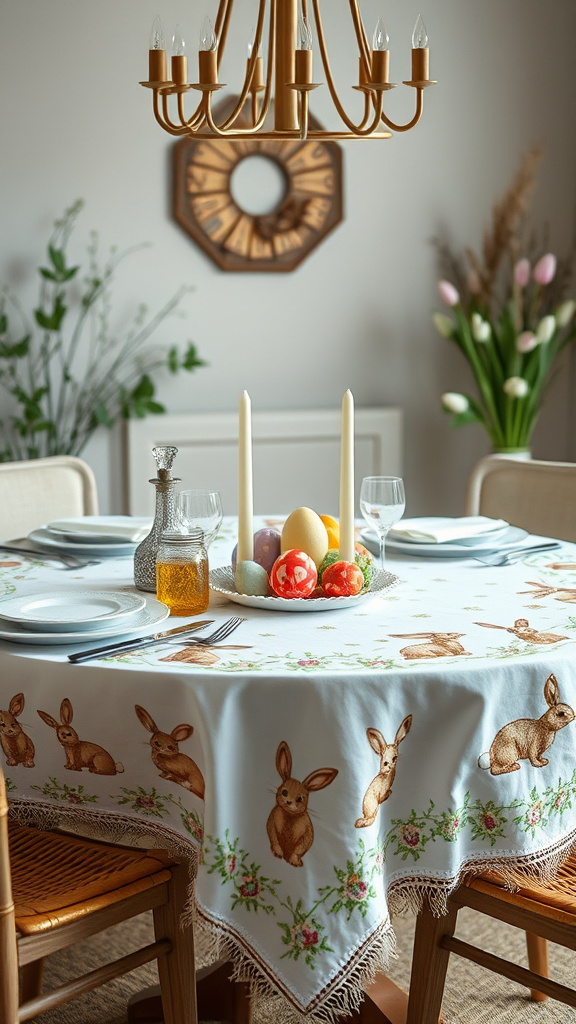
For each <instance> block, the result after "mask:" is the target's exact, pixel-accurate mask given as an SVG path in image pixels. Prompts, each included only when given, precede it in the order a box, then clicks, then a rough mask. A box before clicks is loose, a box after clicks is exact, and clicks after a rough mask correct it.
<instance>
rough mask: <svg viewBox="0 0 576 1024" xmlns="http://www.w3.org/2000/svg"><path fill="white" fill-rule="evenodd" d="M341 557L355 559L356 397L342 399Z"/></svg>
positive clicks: (349, 396) (348, 392) (348, 560)
mask: <svg viewBox="0 0 576 1024" xmlns="http://www.w3.org/2000/svg"><path fill="white" fill-rule="evenodd" d="M339 552H340V558H341V559H343V560H344V561H345V562H353V561H354V554H355V552H354V398H353V397H352V392H351V391H350V390H348V391H347V392H346V394H345V395H344V398H343V399H342V427H341V435H340V547H339Z"/></svg>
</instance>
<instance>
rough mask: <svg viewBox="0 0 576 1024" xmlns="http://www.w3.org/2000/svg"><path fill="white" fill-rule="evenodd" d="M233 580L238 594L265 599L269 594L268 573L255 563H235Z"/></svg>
mask: <svg viewBox="0 0 576 1024" xmlns="http://www.w3.org/2000/svg"><path fill="white" fill-rule="evenodd" d="M234 579H235V581H236V590H237V591H238V593H239V594H248V595H250V597H267V596H268V594H269V593H270V588H269V586H268V573H267V572H266V570H265V569H263V568H262V566H261V565H258V563H257V562H237V564H236V571H235V573H234Z"/></svg>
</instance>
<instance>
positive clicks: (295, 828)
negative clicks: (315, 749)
mask: <svg viewBox="0 0 576 1024" xmlns="http://www.w3.org/2000/svg"><path fill="white" fill-rule="evenodd" d="M276 768H277V769H278V774H279V775H280V778H281V779H282V782H281V783H280V785H279V786H278V789H277V791H276V806H275V807H274V808H273V809H272V810H271V812H270V814H269V816H268V821H267V823H266V830H267V832H268V838H269V840H270V849H271V850H272V853H273V854H274V856H275V857H280V858H283V859H284V860H285V861H286V862H287V863H288V864H293V865H294V867H302V863H303V862H302V857H303V856H304V854H305V853H307V852H308V850H309V849H310V847H311V846H312V843H313V842H314V829H313V827H312V819H311V817H310V814H309V813H308V809H307V808H308V797H309V795H310V793H313V792H315V791H316V790H318V789H324V788H325V787H326V786H329V785H330V783H331V782H333V781H334V779H335V778H336V776H337V775H338V770H337V769H336V768H318V769H317V770H316V771H315V772H311V773H310V775H307V776H306V778H305V779H304V780H303V781H302V782H298V781H297V780H296V779H293V778H292V775H291V772H292V754H291V753H290V748H289V746H288V744H287V743H286V742H284V741H282V743H280V745H279V747H278V750H277V751H276Z"/></svg>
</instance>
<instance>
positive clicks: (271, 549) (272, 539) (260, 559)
mask: <svg viewBox="0 0 576 1024" xmlns="http://www.w3.org/2000/svg"><path fill="white" fill-rule="evenodd" d="M237 551H238V545H237V544H235V545H234V550H233V551H232V568H233V569H235V568H236V555H237ZM279 554H280V534H279V533H278V530H271V529H269V528H265V529H263V530H257V531H256V533H255V534H254V559H253V561H254V562H257V564H258V565H261V566H262V568H263V569H265V570H266V572H268V573H269V572H270V569H271V568H272V566H273V565H274V562H275V561H276V559H277V558H278V555H279Z"/></svg>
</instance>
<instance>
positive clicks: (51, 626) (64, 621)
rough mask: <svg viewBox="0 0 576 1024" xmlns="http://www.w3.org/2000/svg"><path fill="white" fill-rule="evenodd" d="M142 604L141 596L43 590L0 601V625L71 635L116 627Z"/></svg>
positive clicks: (105, 592) (91, 591)
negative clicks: (13, 624)
mask: <svg viewBox="0 0 576 1024" xmlns="http://www.w3.org/2000/svg"><path fill="white" fill-rule="evenodd" d="M145 604H146V598H145V597H142V595H141V594H122V593H114V592H113V591H110V590H79V591H73V590H60V591H52V592H50V593H48V592H47V591H44V592H43V593H37V594H27V595H26V596H25V597H12V598H8V600H6V601H1V602H0V622H1V621H5V622H12V623H15V624H16V625H18V626H22V627H23V628H24V629H30V630H34V631H35V632H48V631H49V632H51V633H74V632H78V630H79V629H83V630H84V629H90V630H93V629H97V628H98V627H99V626H102V627H103V626H109V625H112V624H114V625H116V623H117V622H118V620H119V619H124V620H127V619H129V617H130V616H133V615H135V614H136V612H139V611H141V610H142V608H143V607H144V605H145ZM123 624H124V623H120V625H123ZM126 628H128V626H127V627H126Z"/></svg>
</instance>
